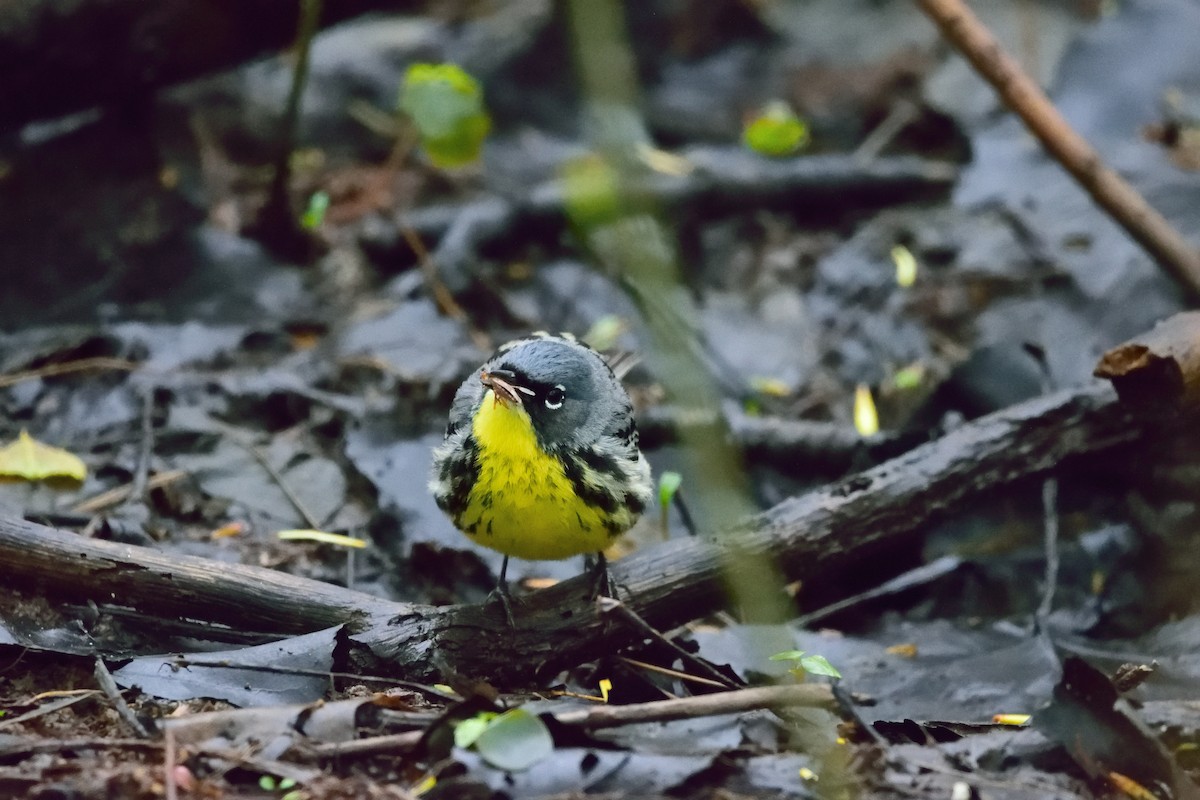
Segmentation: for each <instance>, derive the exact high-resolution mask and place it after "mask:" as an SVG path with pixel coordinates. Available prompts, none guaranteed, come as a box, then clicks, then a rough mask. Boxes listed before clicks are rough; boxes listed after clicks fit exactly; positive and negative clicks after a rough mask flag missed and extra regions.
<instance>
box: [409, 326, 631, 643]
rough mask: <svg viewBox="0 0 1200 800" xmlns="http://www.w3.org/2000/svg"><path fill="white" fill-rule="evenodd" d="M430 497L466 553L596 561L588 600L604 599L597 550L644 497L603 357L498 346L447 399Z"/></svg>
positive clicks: (575, 348) (559, 342) (564, 346)
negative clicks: (471, 545) (463, 539)
mask: <svg viewBox="0 0 1200 800" xmlns="http://www.w3.org/2000/svg"><path fill="white" fill-rule="evenodd" d="M429 488H430V491H431V492H432V493H433V496H434V499H435V501H436V502H437V505H438V507H439V508H441V509H442V510H443V511H444V512H445V513H446V514H447V515H448V516H449V517H450V519H451V520H452V521H453V522H454V525H455V527H457V528H458V529H459V530H460V531H462V532H463V533H464V534H466V536H467V537H468V538H469V539H470V540H471V541H473V542H475V543H476V544H479V545H483V546H484V547H488V548H491V549H492V550H495V551H497V552H499V553H502V554H503V555H504V561H503V562H502V565H501V567H500V575H499V580H498V583H497V586H496V591H495V592H493V594H492V596H496V597H498V599H499V600H500V602H501V604H502V605H503V609H504V612H505V615H506V616H507V618H508V621H509V623H510V625H511V624H512V622H513V616H512V609H511V604H510V602H509V601H510V595H509V592H508V585H507V583H506V575H507V572H508V561H509V558H510V557H513V558H521V559H528V560H535V561H537V560H543V561H549V560H561V559H566V558H571V557H572V556H576V555H585V556H586V555H590V554H593V553H595V554H597V557H596V560H595V566H594V572H593V574H592V579H593V596H594V597H599V596H600V595H601V594H610V595H611V594H613V590H614V588H615V587H612V586H611V581H610V578H609V575H608V569H607V562H606V561H605V558H604V549H605V548H606V547H608V545H609V544H611V543H612V542H613V541H614V540H615V539H616V538H617V537H618V536H620V535H621V534H622V533H624V532H625V531H627V530H629V528H630V527H631V526H632V525H633V524H634V522H636V521H637V519H638V517H639V516H640V515H641V513H642V512H643V511H644V510H645V509H646V508H647V506H648V505H649V503H650V500H651V497H652V494H653V485H652V483H651V477H650V465H649V463H648V462H647V461H646V459H645V457H644V456H643V455H642V452H641V450H640V448H639V447H638V432H637V425H636V423H635V421H634V417H633V404H632V402H631V401H630V399H629V395H628V393H627V392H626V391H625V389H624V387H623V386H622V385H621V382H620V381H619V380H618V379H617V377H616V375H615V374H614V373H613V370H612V369H611V368H610V366H609V364H608V363H607V362H606V361H605V360H604V357H603V356H601V355H600V354H599V353H597V352H596V351H595V350H593V349H592V348H590V347H588V346H587V345H586V344H584V343H583V342H580V341H579V340H578V339H576V338H575V337H574V336H573V335H571V334H569V333H558V334H554V333H547V332H545V331H537V332H535V333H532V334H530V335H528V336H525V337H523V338H519V339H515V340H513V341H511V342H508V343H506V344H503V345H501V346H500V347H499V348H498V349H497V350H496V352H495V353H493V354H492V356H491V357H490V358H488V359H487V361H485V362H484V363H483V365H482V366H481V367H480V368H479V370H478V371H477V372H476V373H474V374H472V375H470V376H468V377H467V379H466V380H465V381H463V383H462V385H461V386H460V387H459V388H458V391H457V392H456V393H455V395H454V400H453V402H452V404H451V407H450V418H449V421H448V423H447V425H446V434H445V438H444V440H443V441H442V443H441V444H440V445H439V446H438V447H436V448H435V449H434V452H433V470H432V476H431V478H430V481H429Z"/></svg>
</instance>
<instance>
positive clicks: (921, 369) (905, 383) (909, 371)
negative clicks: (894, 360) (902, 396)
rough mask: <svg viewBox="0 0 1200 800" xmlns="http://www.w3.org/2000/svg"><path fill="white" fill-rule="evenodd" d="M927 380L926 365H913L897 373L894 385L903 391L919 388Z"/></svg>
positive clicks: (894, 376)
mask: <svg viewBox="0 0 1200 800" xmlns="http://www.w3.org/2000/svg"><path fill="white" fill-rule="evenodd" d="M924 379H925V365H923V364H919V363H918V364H913V365H911V366H908V367H904V368H903V369H901V370H899V371H897V372H896V374H895V375H893V376H892V385H893V386H895V387H896V388H897V389H900V390H901V391H908V390H910V389H916V388H919V387H920V385H921V382H922V381H923V380H924Z"/></svg>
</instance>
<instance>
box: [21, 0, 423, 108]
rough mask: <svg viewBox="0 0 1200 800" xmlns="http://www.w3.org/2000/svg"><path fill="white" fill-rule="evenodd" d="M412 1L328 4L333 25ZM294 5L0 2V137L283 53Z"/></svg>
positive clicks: (264, 0)
mask: <svg viewBox="0 0 1200 800" xmlns="http://www.w3.org/2000/svg"><path fill="white" fill-rule="evenodd" d="M423 6H424V4H423V3H416V2H411V0H342V2H337V3H326V4H325V13H324V15H323V18H322V20H321V22H322V24H323V25H331V24H333V23H336V22H340V21H343V20H346V19H350V18H351V17H355V16H358V15H360V14H363V13H366V12H368V11H375V10H392V11H413V10H417V9H420V8H421V7H423ZM299 8H300V3H297V2H291V3H280V2H273V1H272V0H103V1H102V0H82V2H81V1H80V0H9V2H4V3H0V130H3V129H6V128H12V127H15V126H18V125H21V124H23V123H25V122H30V121H33V120H40V119H49V118H54V117H59V116H62V115H66V114H70V113H73V112H77V111H82V110H85V109H89V108H93V107H95V106H113V105H128V104H130V103H134V102H136V101H138V100H139V99H141V98H145V97H146V96H148V95H149V94H150V93H151V92H153V91H154V90H155V89H158V88H160V87H163V86H167V85H170V84H172V83H177V82H179V81H184V80H188V79H191V78H196V77H199V76H201V75H204V74H206V73H209V72H213V71H216V70H220V69H223V68H227V67H231V66H234V65H236V64H239V63H242V62H243V61H247V60H249V59H251V58H254V57H256V56H259V55H262V54H265V53H268V52H271V51H273V50H279V49H280V48H283V47H287V46H288V45H289V44H291V42H292V41H293V40H294V39H295V37H296V26H297V17H298V13H299Z"/></svg>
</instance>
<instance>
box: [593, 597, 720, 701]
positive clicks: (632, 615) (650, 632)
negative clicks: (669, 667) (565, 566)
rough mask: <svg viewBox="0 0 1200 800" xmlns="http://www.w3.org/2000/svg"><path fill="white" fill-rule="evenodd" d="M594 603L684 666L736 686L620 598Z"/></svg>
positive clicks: (598, 599) (600, 598)
mask: <svg viewBox="0 0 1200 800" xmlns="http://www.w3.org/2000/svg"><path fill="white" fill-rule="evenodd" d="M596 605H597V606H598V607H599V609H600V613H601V614H603V615H605V616H610V617H616V618H617V619H620V620H621V621H622V622H624V623H625V624H626V625H628V626H630V627H631V628H633V630H635V631H637V632H638V633H639V634H640V635H641V636H642V637H644V638H647V639H650V640H652V641H655V642H658V643H659V644H662V645H664V646H666V648H667V649H668V650H670V651H671V652H672V653H674V654H675V656H676V658H678V659H679V660H680V662H681V663H682V664H683V665H684V666H685V667H688V668H690V669H692V670H695V671H696V672H698V673H700V675H701V676H703V677H705V678H707V679H709V680H710V681H716V682H717V683H718V684H719V685H720V686H724V687H725V688H726V689H734V688H737V684H735V683H734V682H733V681H731V680H729V678H727V677H726V676H724V675H722V674H721V673H720V672H718V671H717V670H716V669H715V668H714V667H713V666H712V665H711V664H709V663H708V662H707V661H705V660H704V659H702V658H700V657H698V656H695V655H693V654H691V653H689V652H688V651H687V650H684V649H683V648H682V647H680V646H679V645H677V644H675V642H673V641H671V640H670V639H668V638H667V637H666V636H664V635H663V634H661V633H659V632H658V631H657V630H655V628H654V626H653V625H651V624H650V623H649V622H646V620H644V619H642V618H641V617H639V616H638V615H637V613H636V612H635V611H633V610H632V609H630V608H629V606H627V605H625V604H624V603H622V602H621V601H620V600H617V599H615V598H612V597H598V598H596Z"/></svg>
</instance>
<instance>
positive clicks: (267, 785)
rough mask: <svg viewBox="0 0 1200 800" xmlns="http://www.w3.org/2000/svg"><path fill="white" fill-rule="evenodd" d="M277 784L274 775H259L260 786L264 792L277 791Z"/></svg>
mask: <svg viewBox="0 0 1200 800" xmlns="http://www.w3.org/2000/svg"><path fill="white" fill-rule="evenodd" d="M277 785H278V784H277V783H276V782H275V776H274V775H259V776H258V788H260V789H262V790H263V791H264V792H273V791H275V787H276V786H277Z"/></svg>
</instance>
